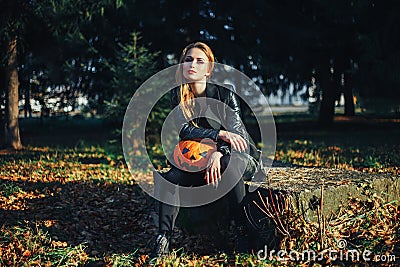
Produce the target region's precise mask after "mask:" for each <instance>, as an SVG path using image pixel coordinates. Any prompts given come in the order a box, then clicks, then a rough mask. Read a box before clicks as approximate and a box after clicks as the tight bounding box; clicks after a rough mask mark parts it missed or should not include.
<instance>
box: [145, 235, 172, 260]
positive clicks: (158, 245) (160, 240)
mask: <svg viewBox="0 0 400 267" xmlns="http://www.w3.org/2000/svg"><path fill="white" fill-rule="evenodd" d="M170 240H171V236H170V234H168V233H161V234H159V235H158V236H157V238H156V241H155V242H154V246H153V251H152V252H151V254H150V258H160V257H162V256H165V255H167V254H169V252H170V243H171V242H170Z"/></svg>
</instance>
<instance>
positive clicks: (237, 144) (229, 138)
mask: <svg viewBox="0 0 400 267" xmlns="http://www.w3.org/2000/svg"><path fill="white" fill-rule="evenodd" d="M218 138H220V139H221V140H223V141H225V142H228V143H230V144H231V147H232V149H234V150H237V151H239V152H244V151H245V150H246V148H247V142H246V140H244V138H243V137H242V136H240V135H239V134H235V133H231V132H228V131H225V130H221V131H219V134H218Z"/></svg>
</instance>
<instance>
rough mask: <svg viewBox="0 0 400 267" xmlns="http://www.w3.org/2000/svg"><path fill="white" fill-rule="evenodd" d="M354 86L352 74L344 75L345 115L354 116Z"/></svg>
mask: <svg viewBox="0 0 400 267" xmlns="http://www.w3.org/2000/svg"><path fill="white" fill-rule="evenodd" d="M354 109H355V108H354V99H353V84H352V77H351V74H344V115H345V116H354V115H355V110H354Z"/></svg>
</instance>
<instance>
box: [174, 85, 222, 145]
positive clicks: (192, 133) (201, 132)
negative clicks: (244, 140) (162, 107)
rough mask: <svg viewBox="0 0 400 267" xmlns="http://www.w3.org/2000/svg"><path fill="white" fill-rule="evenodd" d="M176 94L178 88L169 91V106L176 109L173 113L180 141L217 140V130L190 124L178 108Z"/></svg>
mask: <svg viewBox="0 0 400 267" xmlns="http://www.w3.org/2000/svg"><path fill="white" fill-rule="evenodd" d="M178 92H179V87H178V88H175V89H173V90H172V91H171V106H172V109H174V108H175V107H177V108H176V109H175V111H174V114H173V115H174V118H175V125H176V127H177V129H180V132H179V137H180V138H181V139H182V140H187V139H204V138H209V139H212V140H214V141H217V140H218V134H219V132H220V130H219V129H206V128H199V127H196V126H194V125H192V124H190V123H189V122H188V121H187V119H186V118H185V115H183V111H182V109H181V108H180V107H179V102H178Z"/></svg>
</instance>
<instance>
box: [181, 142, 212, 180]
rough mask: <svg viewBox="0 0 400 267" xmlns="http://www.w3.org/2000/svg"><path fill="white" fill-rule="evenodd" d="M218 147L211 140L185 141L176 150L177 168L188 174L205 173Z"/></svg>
mask: <svg viewBox="0 0 400 267" xmlns="http://www.w3.org/2000/svg"><path fill="white" fill-rule="evenodd" d="M216 150H217V146H216V144H215V142H214V141H212V140H211V139H203V140H199V141H197V140H183V141H180V142H179V143H178V144H177V145H176V146H175V149H174V162H175V165H176V167H178V168H179V169H181V170H184V171H188V172H200V171H205V170H206V168H207V166H208V160H209V158H210V156H211V154H212V153H213V152H215V151H216Z"/></svg>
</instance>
